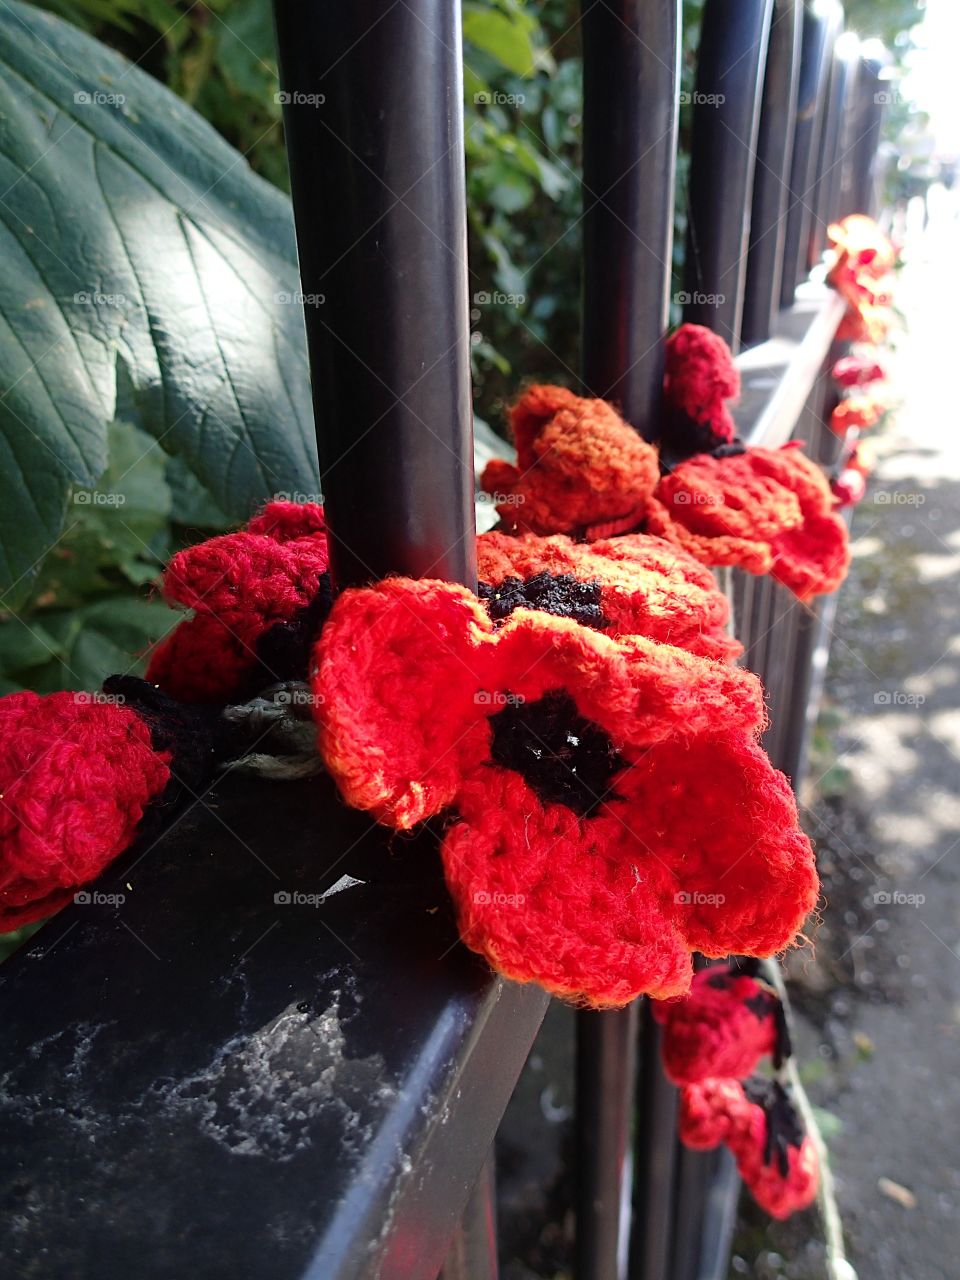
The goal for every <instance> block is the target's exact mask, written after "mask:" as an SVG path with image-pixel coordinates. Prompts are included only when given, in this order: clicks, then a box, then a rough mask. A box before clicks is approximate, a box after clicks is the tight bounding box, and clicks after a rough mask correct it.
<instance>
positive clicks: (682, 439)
mask: <svg viewBox="0 0 960 1280" xmlns="http://www.w3.org/2000/svg"><path fill="white" fill-rule="evenodd" d="M739 394H740V374H739V373H738V372H737V368H736V365H735V364H734V362H733V354H732V352H731V351H730V348H729V347H728V346H727V344H726V343H725V342H724V340H723V339H722V338H721V337H720V336H719V335H718V334H716V333H713V332H712V330H710V329H707V328H705V327H704V326H703V325H699V324H682V325H681V326H680V328H679V329H677V330H676V332H674V333H673V334H671V335H670V337H669V338H668V339H667V344H666V353H665V365H664V378H663V412H664V428H665V429H664V440H666V441H669V443H670V447H671V449H674V450H676V451H677V452H678V453H680V454H681V455H683V454H688V453H704V452H709V451H710V450H711V449H714V448H716V446H717V445H722V444H729V443H730V442H731V441H732V440H733V439H734V438H735V436H736V434H737V428H736V424H735V422H734V420H733V416H732V415H731V413H730V410H729V409H728V408H727V404H726V401H728V400H733V399H736V397H737V396H739Z"/></svg>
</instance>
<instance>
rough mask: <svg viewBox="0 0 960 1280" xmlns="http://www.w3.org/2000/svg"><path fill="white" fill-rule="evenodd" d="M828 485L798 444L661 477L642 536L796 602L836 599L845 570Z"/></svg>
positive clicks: (841, 528) (700, 461) (845, 546)
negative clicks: (761, 577)
mask: <svg viewBox="0 0 960 1280" xmlns="http://www.w3.org/2000/svg"><path fill="white" fill-rule="evenodd" d="M832 505H833V499H832V495H831V492H830V486H829V484H828V483H827V480H826V477H825V476H824V474H823V472H822V471H821V470H820V468H819V467H818V466H816V464H815V463H813V462H811V461H810V459H809V458H807V457H805V456H804V454H803V453H802V452H801V450H800V448H799V447H798V445H797V444H795V443H791V444H789V445H785V446H784V447H783V448H781V449H763V448H756V449H748V450H746V451H745V452H743V453H740V454H736V455H732V456H728V457H714V456H712V455H709V454H699V455H697V456H695V457H693V458H688V459H687V461H686V462H681V463H679V464H678V465H677V466H676V467H675V468H674V469H673V471H671V472H670V473H669V474H668V475H665V476H664V477H663V479H662V480H661V481H660V484H659V485H658V486H657V491H656V494H655V496H654V498H653V499H652V500H651V501H650V503H649V507H648V513H647V520H646V528H647V530H648V532H650V533H656V534H659V535H661V536H662V537H664V538H667V539H669V540H670V541H671V542H675V543H676V544H677V545H678V546H680V547H683V548H684V550H686V551H689V552H690V554H691V555H693V556H696V558H697V559H698V560H701V561H703V562H704V563H706V564H714V565H738V566H739V567H740V568H741V569H746V570H747V571H748V572H750V573H770V574H772V576H773V577H774V578H776V579H777V581H779V582H782V583H783V584H784V585H785V586H787V587H789V588H790V590H791V591H793V592H795V594H796V595H797V596H798V597H799V599H801V600H808V599H810V598H811V597H812V596H815V595H819V594H820V593H822V592H829V591H835V590H836V588H837V587H838V586H839V585H840V583H841V582H842V581H843V579H844V578H845V576H846V572H847V568H848V566H849V563H850V549H849V539H848V534H847V527H846V525H845V524H844V523H843V521H842V520H841V519H840V518H839V517H838V516H836V515H835V514H834V513H833V511H832Z"/></svg>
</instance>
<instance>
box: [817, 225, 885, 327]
mask: <svg viewBox="0 0 960 1280" xmlns="http://www.w3.org/2000/svg"><path fill="white" fill-rule="evenodd" d="M827 236H828V238H829V239H830V242H831V243H832V244H833V246H834V255H835V256H834V262H833V265H832V266H831V268H830V270H829V272H828V273H827V282H828V283H829V284H831V285H833V287H834V288H835V289H836V290H837V292H838V293H839V294H840V296H841V297H842V298H843V299H844V300H845V302H846V303H847V312H846V315H845V316H844V319H843V321H842V322H841V324H840V328H839V329H838V331H837V337H838V338H839V339H840V340H841V341H849V342H869V343H873V344H879V343H881V342H883V341H884V339H885V338H886V335H887V331H888V329H889V327H890V320H891V307H892V304H893V292H892V275H891V273H892V271H893V268H894V266H895V265H896V259H897V253H896V250H895V249H894V247H893V245H892V244H891V243H890V241H889V240H888V239H887V237H886V236H885V235H884V234H883V232H882V231H881V230H880V228H879V227H878V226H877V224H876V222H874V220H873V219H872V218H867V217H865V216H864V215H863V214H853V215H851V216H850V217H848V218H844V219H843V221H842V222H838V223H834V224H833V225H832V226H830V227H829V228H828V229H827Z"/></svg>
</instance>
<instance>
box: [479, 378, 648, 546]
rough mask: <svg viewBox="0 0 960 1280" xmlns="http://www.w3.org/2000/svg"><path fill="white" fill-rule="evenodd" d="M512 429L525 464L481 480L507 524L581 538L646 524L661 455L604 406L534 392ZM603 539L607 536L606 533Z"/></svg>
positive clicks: (559, 392)
mask: <svg viewBox="0 0 960 1280" xmlns="http://www.w3.org/2000/svg"><path fill="white" fill-rule="evenodd" d="M510 422H511V426H512V429H513V437H514V442H515V443H516V447H517V463H516V466H514V465H513V464H512V463H509V462H505V461H504V460H503V459H499V458H498V459H494V460H493V461H492V462H489V463H488V464H487V466H486V468H485V470H484V472H483V475H482V477H481V479H480V484H481V486H482V488H483V489H484V490H485V491H486V492H487V493H489V494H491V495H492V496H493V498H494V501H495V505H496V509H497V514H498V515H499V516H500V519H501V520H502V521H503V523H504V525H505V526H506V527H507V528H508V529H510V530H512V531H517V532H525V533H540V534H549V533H580V532H583V531H584V530H585V529H587V528H588V527H589V526H592V525H598V524H601V523H603V524H606V523H609V522H614V523H615V524H617V525H618V526H619V525H622V526H623V528H622V529H619V528H618V529H616V530H614V529H611V530H608V532H614V531H620V532H625V531H626V530H627V529H629V528H634V527H636V525H638V524H639V523H640V518H641V516H642V514H643V507H644V503H645V501H646V499H647V497H648V495H649V494H650V493H652V492H653V488H654V485H655V484H656V483H657V478H658V476H659V474H660V472H659V465H658V462H657V451H656V449H654V448H653V447H652V446H651V445H649V444H647V443H646V441H645V440H643V439H642V438H641V436H640V435H639V434H638V433H637V432H636V431H634V429H633V428H632V427H631V426H629V425H628V424H627V423H626V422H624V420H623V419H622V418H621V417H620V415H619V414H618V413H617V412H616V410H615V409H614V408H612V406H610V405H609V404H607V403H606V402H605V401H603V400H588V399H583V398H581V397H580V396H575V395H574V394H573V392H571V391H567V390H566V389H565V388H564V387H553V386H535V387H530V388H529V389H528V390H527V391H526V392H525V393H524V394H523V395H522V396H521V397H520V399H519V400H518V401H517V403H516V404H515V405H514V407H513V409H512V411H511V414H510ZM598 536H599V534H598Z"/></svg>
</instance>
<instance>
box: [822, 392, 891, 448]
mask: <svg viewBox="0 0 960 1280" xmlns="http://www.w3.org/2000/svg"><path fill="white" fill-rule="evenodd" d="M885 412H886V406H885V405H884V403H883V401H881V400H879V399H878V398H877V397H876V396H873V395H854V396H845V397H844V398H843V399H842V400H841V401H840V403H839V404H838V405H837V406H836V408H835V409H834V411H833V413H832V414H831V415H830V430H831V431H832V432H833V434H834V435H836V436H840V438H841V439H843V438H845V437H846V435H847V432H848V431H868V430H869V429H870V428H871V427H875V426H876V425H877V423H878V422H879V421H880V419H881V418H882V417H883V415H884V413H885Z"/></svg>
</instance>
